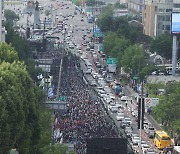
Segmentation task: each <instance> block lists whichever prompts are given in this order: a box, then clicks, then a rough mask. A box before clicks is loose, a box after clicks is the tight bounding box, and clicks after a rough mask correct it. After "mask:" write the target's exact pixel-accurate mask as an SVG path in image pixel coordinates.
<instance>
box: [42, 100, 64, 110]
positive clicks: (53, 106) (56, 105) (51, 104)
mask: <svg viewBox="0 0 180 154" xmlns="http://www.w3.org/2000/svg"><path fill="white" fill-rule="evenodd" d="M44 105H45V106H46V107H47V108H49V109H50V110H53V111H57V112H66V111H67V102H66V101H49V100H48V101H46V102H45V103H44Z"/></svg>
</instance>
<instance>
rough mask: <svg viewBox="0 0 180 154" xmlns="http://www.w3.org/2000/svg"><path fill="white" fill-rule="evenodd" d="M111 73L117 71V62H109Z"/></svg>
mask: <svg viewBox="0 0 180 154" xmlns="http://www.w3.org/2000/svg"><path fill="white" fill-rule="evenodd" d="M108 71H109V73H116V64H108Z"/></svg>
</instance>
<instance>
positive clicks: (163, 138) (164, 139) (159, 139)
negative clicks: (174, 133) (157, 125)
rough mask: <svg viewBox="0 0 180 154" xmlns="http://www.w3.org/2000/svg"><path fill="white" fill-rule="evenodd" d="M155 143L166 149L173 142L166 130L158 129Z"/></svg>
mask: <svg viewBox="0 0 180 154" xmlns="http://www.w3.org/2000/svg"><path fill="white" fill-rule="evenodd" d="M154 144H155V146H156V147H157V148H158V149H164V148H165V147H167V146H170V145H171V144H172V142H171V138H170V137H169V135H168V134H167V133H166V132H164V131H156V132H155V137H154Z"/></svg>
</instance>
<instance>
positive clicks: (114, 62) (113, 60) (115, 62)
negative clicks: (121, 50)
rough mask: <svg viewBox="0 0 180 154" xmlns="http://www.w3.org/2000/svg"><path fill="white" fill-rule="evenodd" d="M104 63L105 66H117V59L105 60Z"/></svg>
mask: <svg viewBox="0 0 180 154" xmlns="http://www.w3.org/2000/svg"><path fill="white" fill-rule="evenodd" d="M106 63H107V64H117V58H107V59H106Z"/></svg>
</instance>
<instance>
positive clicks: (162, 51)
mask: <svg viewBox="0 0 180 154" xmlns="http://www.w3.org/2000/svg"><path fill="white" fill-rule="evenodd" d="M150 51H151V52H152V53H154V52H156V53H157V54H158V55H161V56H162V57H164V58H167V59H171V57H172V36H171V35H170V34H168V33H165V34H163V35H160V36H158V37H156V38H155V39H154V40H153V41H152V43H151V45H150Z"/></svg>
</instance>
